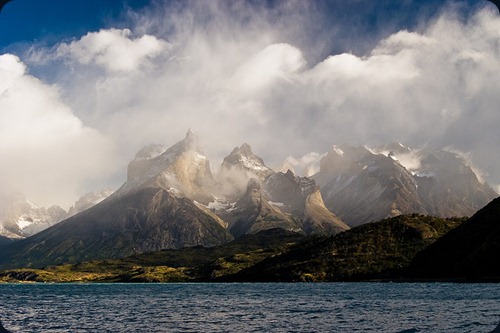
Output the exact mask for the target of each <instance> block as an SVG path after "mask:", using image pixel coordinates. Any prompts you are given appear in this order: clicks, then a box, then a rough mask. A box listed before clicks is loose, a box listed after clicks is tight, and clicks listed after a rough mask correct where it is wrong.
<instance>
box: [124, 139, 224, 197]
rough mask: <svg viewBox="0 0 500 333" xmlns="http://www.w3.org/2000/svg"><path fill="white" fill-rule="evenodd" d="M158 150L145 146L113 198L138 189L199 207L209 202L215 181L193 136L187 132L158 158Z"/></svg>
mask: <svg viewBox="0 0 500 333" xmlns="http://www.w3.org/2000/svg"><path fill="white" fill-rule="evenodd" d="M160 148H161V145H154V146H149V147H146V148H143V149H142V150H141V152H140V153H139V154H138V155H136V158H135V159H134V160H132V161H131V162H130V163H129V166H128V174H127V182H126V183H125V184H124V185H123V186H122V187H121V188H120V189H119V190H118V191H117V192H116V195H115V196H119V195H123V194H124V193H128V192H130V191H132V190H136V189H138V188H143V187H156V188H163V189H165V190H167V191H174V192H175V193H176V194H178V195H181V196H185V197H187V198H190V199H193V200H196V201H199V202H201V203H203V204H208V203H209V202H211V201H212V200H213V195H212V194H211V192H212V187H213V186H214V184H215V180H214V178H213V175H212V171H211V169H210V162H209V160H208V158H207V157H206V156H205V155H204V153H203V150H202V148H201V145H200V142H199V139H198V137H197V136H196V134H194V132H193V131H192V130H189V131H188V132H187V134H186V136H185V138H184V139H183V140H181V141H179V142H177V143H176V144H174V145H173V146H171V147H170V148H168V149H166V150H165V151H163V152H162V153H161V154H159V155H158V152H159V151H161V149H160ZM145 157H149V158H145Z"/></svg>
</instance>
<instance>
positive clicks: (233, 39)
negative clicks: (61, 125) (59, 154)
mask: <svg viewBox="0 0 500 333" xmlns="http://www.w3.org/2000/svg"><path fill="white" fill-rule="evenodd" d="M180 7H182V8H181V9H176V8H170V7H169V8H168V10H167V9H164V8H162V7H161V6H160V7H154V9H155V10H154V11H151V12H147V11H145V12H144V13H145V14H143V15H140V14H137V15H136V16H134V17H135V20H134V22H133V23H131V24H130V30H117V29H109V30H101V31H98V32H91V33H88V34H87V35H86V36H84V37H82V38H81V39H79V40H75V41H73V42H71V43H61V44H60V45H59V46H58V47H56V48H54V49H52V50H45V57H49V58H51V59H52V61H50V62H49V63H48V64H43V63H42V62H40V63H39V64H38V66H42V67H43V66H50V68H49V69H50V70H51V73H56V74H55V75H53V78H54V79H53V80H54V83H56V84H58V87H59V89H60V95H59V92H58V91H56V90H55V89H54V87H52V86H47V85H46V84H43V83H42V82H40V81H37V80H36V79H34V78H33V77H31V76H29V75H26V74H24V75H22V76H21V77H22V78H24V79H23V80H26V81H29V82H38V83H37V84H35V86H36V87H32V89H33V90H35V91H38V90H40V91H42V90H43V91H44V93H43V94H44V95H45V99H46V101H45V102H43V103H39V104H41V105H43V104H44V103H48V102H50V103H56V102H57V103H56V104H57V105H59V109H58V108H56V107H50V108H48V109H49V110H59V111H58V112H60V113H62V114H66V115H69V116H68V117H63V119H65V120H64V121H67V122H69V123H70V124H73V125H71V126H70V125H67V126H68V127H69V128H71V127H72V126H73V127H74V128H76V130H75V132H76V133H80V134H79V135H88V136H90V137H93V138H94V140H96V141H94V144H96V147H97V148H98V147H99V145H98V144H97V143H95V142H97V141H98V140H97V139H95V136H93V135H94V134H95V135H97V133H95V132H92V131H93V130H90V129H89V127H90V128H94V129H95V130H97V131H98V132H99V133H101V135H104V136H105V137H106V138H109V139H110V140H111V141H112V142H113V144H114V145H115V146H116V148H117V152H118V154H119V156H118V159H117V160H112V161H111V160H109V159H107V158H106V157H104V156H103V157H102V158H103V161H106V162H103V163H104V164H105V165H106V166H112V167H113V168H114V169H115V171H116V172H122V173H123V174H124V173H125V170H124V168H125V165H126V163H127V162H128V161H129V160H130V159H131V158H132V157H133V156H134V154H135V152H136V151H137V150H138V149H140V148H141V147H142V146H143V145H147V144H149V143H155V142H157V143H165V144H167V145H169V144H173V143H174V142H176V141H177V140H179V139H181V138H182V137H183V136H184V134H185V132H186V130H187V129H188V128H192V129H194V130H195V131H197V132H198V134H199V136H200V137H201V138H202V140H203V142H204V143H203V145H204V147H205V150H206V152H207V153H208V155H209V157H210V158H211V160H212V167H213V168H214V169H217V164H218V163H219V162H220V161H221V160H222V158H223V157H224V156H225V155H227V154H228V153H229V152H230V151H231V150H232V148H233V147H234V146H236V145H239V144H241V143H243V142H249V143H250V144H251V145H252V147H253V149H254V151H256V152H258V154H259V155H261V157H263V158H264V160H265V161H266V163H267V164H268V165H269V166H270V167H273V168H275V169H279V166H280V164H281V163H282V161H283V160H284V159H286V158H287V156H304V155H306V156H307V154H308V153H309V152H311V151H319V152H322V151H327V150H328V149H329V147H331V145H332V144H342V143H349V144H354V145H364V144H367V145H377V144H381V143H389V142H403V143H405V144H408V145H421V144H424V143H425V144H428V145H431V146H436V147H437V148H443V147H448V146H452V147H454V148H455V149H457V150H460V151H468V152H472V153H473V155H472V156H473V157H474V163H475V164H477V165H478V166H479V167H481V169H484V170H485V171H486V172H487V174H488V176H487V179H488V180H489V181H490V182H493V183H496V184H498V183H500V172H499V171H498V168H497V166H498V165H499V164H500V157H499V156H497V155H498V154H496V153H495V152H496V151H497V150H498V148H497V147H496V146H497V144H498V142H500V132H499V131H498V128H497V127H498V124H499V123H500V113H499V112H498V105H500V49H499V48H498V44H499V40H500V19H499V17H498V14H497V13H495V12H493V11H492V10H491V9H488V8H485V9H481V10H478V12H477V13H476V15H474V16H472V17H471V18H470V19H468V20H462V19H458V18H456V16H454V15H450V14H442V15H439V16H436V19H435V20H434V21H431V22H430V24H428V25H427V26H422V27H420V28H419V30H418V31H407V30H402V31H395V32H394V33H393V34H388V35H387V38H385V39H383V40H380V41H378V43H374V45H375V47H373V48H372V49H371V50H369V51H368V52H366V54H364V55H359V54H354V53H340V54H330V55H329V56H323V57H322V58H320V59H319V60H318V61H316V62H311V61H310V59H315V58H317V57H318V55H319V54H324V52H321V51H319V50H320V49H322V47H323V49H322V51H324V49H326V48H327V47H328V46H331V45H332V43H335V41H333V42H332V41H331V40H328V41H327V40H325V44H324V45H322V44H321V43H320V41H319V39H318V37H317V36H316V35H314V33H315V32H317V30H316V28H315V27H316V26H317V25H316V23H318V22H322V24H324V21H322V20H321V19H318V17H320V16H321V13H318V12H315V11H314V10H313V9H311V7H314V6H313V5H312V3H311V2H300V1H298V2H293V1H292V2H286V3H283V4H281V5H277V6H276V7H274V8H270V9H265V10H264V9H262V8H253V7H251V6H250V5H249V4H247V3H246V2H234V3H233V2H232V5H231V6H229V7H226V6H222V5H221V3H218V2H207V3H205V2H186V5H183V6H180ZM297 7H300V8H299V9H300V10H297ZM235 15H236V16H235ZM325 21H327V20H325ZM322 27H323V26H322ZM331 29H346V27H343V26H335V27H331ZM136 36H138V37H136ZM166 41H168V42H166ZM344 42H345V41H344ZM35 51H36V50H35ZM32 54H37V53H36V52H32ZM311 54H313V56H311ZM306 59H307V60H308V61H309V62H306ZM15 63H16V62H15ZM68 64H69V66H68ZM75 64H81V65H83V66H77V65H75ZM32 65H33V66H35V67H36V66H37V63H33V64H32ZM6 66H7V65H6ZM7 67H8V68H11V69H12V70H13V71H15V68H18V69H17V70H19V68H21V69H22V70H24V65H23V64H21V63H16V64H15V65H14V66H13V65H12V64H11V65H8V66H7ZM68 67H69V69H70V70H68ZM103 68H104V69H105V71H103V70H102V69H103ZM47 71H48V70H47ZM2 75H7V74H2ZM1 84H3V81H1V80H0V85H1ZM26 84H28V83H26ZM31 84H32V85H33V83H31ZM35 88H36V89H35ZM2 98H3V97H2ZM40 98H41V97H40ZM61 100H64V104H63V103H62V102H61ZM11 102H12V103H14V100H11ZM18 102H19V103H20V105H21V106H22V105H25V103H29V102H28V101H24V100H22V99H20V101H17V100H16V103H18ZM2 103H7V100H5V99H2ZM44 110H47V108H44ZM61 110H66V111H61ZM53 112H55V111H53ZM58 114H59V113H58ZM75 116H76V117H75ZM30 117H31V116H30ZM71 117H73V118H71ZM56 118H57V119H59V120H58V121H61V118H60V117H56ZM33 119H39V118H37V117H36V115H34V116H33ZM71 119H76V120H78V121H80V120H81V122H83V124H84V125H83V124H82V123H81V122H80V123H79V125H74V123H73V122H72V121H71ZM49 124H54V122H52V121H50V122H49ZM47 126H49V125H47ZM32 127H33V126H32ZM37 131H38V130H37ZM10 133H11V134H12V137H13V138H12V140H14V141H17V140H19V142H22V141H23V140H24V139H23V136H22V135H19V136H18V137H17V136H16V135H15V134H13V132H10ZM34 133H35V132H34ZM90 133H93V134H92V135H91V134H90ZM64 135H69V134H64ZM64 135H61V137H65V136H64ZM40 136H43V135H40ZM97 136H98V135H97ZM74 138H78V135H76V134H75V136H74ZM101 138H102V137H101ZM54 140H55V141H54V142H56V141H57V140H58V138H57V137H56V138H55V139H54ZM61 140H62V141H64V140H63V139H61ZM76 141H78V140H76V139H75V142H76ZM87 141H88V142H91V141H92V140H87ZM42 142H44V141H43V140H42ZM78 142H80V141H78ZM80 144H81V145H84V146H85V147H87V149H90V148H89V147H90V143H89V144H84V143H80ZM98 150H99V149H98ZM311 156H313V155H310V156H309V157H311ZM314 156H316V157H318V156H321V155H319V154H318V155H314ZM313 160H314V159H313ZM288 163H289V164H290V165H291V166H293V167H294V168H295V169H296V170H295V171H297V172H298V173H302V172H303V173H308V172H310V170H311V169H308V168H307V165H309V164H308V163H309V158H296V159H295V160H294V159H292V158H289V159H288ZM313 164H314V163H313ZM301 170H302V171H301ZM308 170H309V171H308ZM96 173H97V171H96ZM84 175H85V177H87V175H88V173H87V174H85V173H84ZM85 179H88V178H85ZM123 180H124V179H118V178H116V179H115V181H116V185H119V183H120V181H123ZM75 182H79V183H82V182H84V180H83V176H82V177H80V178H79V180H75ZM106 186H109V185H108V184H106ZM98 189H99V188H95V190H98Z"/></svg>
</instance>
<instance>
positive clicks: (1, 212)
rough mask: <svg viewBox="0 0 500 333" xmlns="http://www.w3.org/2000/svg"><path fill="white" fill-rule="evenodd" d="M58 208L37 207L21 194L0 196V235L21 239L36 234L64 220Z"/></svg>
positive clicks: (63, 215)
mask: <svg viewBox="0 0 500 333" xmlns="http://www.w3.org/2000/svg"><path fill="white" fill-rule="evenodd" d="M66 215H67V213H66V211H65V210H64V209H62V208H61V207H59V206H51V207H49V208H45V207H39V206H38V205H36V204H34V203H32V202H30V201H29V200H27V199H26V197H25V196H24V195H23V194H20V193H13V194H10V195H7V196H0V235H1V236H5V237H9V238H13V239H22V238H25V237H29V236H31V235H34V234H36V233H37V232H40V231H42V230H44V229H47V228H48V227H50V226H52V225H54V224H56V223H57V222H59V221H61V220H63V219H64V218H66Z"/></svg>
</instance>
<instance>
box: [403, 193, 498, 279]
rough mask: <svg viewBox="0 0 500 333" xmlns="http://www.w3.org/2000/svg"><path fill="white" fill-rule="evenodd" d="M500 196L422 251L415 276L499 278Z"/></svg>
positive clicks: (414, 264)
mask: <svg viewBox="0 0 500 333" xmlns="http://www.w3.org/2000/svg"><path fill="white" fill-rule="evenodd" d="M499 258H500V198H497V199H495V200H493V201H492V202H491V203H489V204H488V205H487V206H486V207H484V208H483V209H481V210H480V211H478V212H477V213H476V214H474V216H472V217H471V218H470V219H469V220H467V221H466V222H465V223H463V224H462V225H461V226H459V227H458V228H456V229H455V230H452V231H451V232H450V233H449V234H447V235H445V236H444V237H443V238H441V239H440V240H439V241H437V242H436V243H434V244H433V245H432V246H429V247H428V248H427V249H425V250H424V251H422V252H421V253H419V254H418V255H417V256H416V258H415V259H414V260H413V262H412V264H411V266H410V272H411V274H412V276H414V277H418V278H430V279H440V278H444V279H478V278H482V279H488V278H494V279H496V280H499V279H500V265H499V264H498V259H499Z"/></svg>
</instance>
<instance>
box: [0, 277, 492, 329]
mask: <svg viewBox="0 0 500 333" xmlns="http://www.w3.org/2000/svg"><path fill="white" fill-rule="evenodd" d="M0 320H1V321H2V323H3V324H4V326H5V327H6V328H8V329H9V330H11V331H12V332H37V333H44V332H231V333H233V332H394V333H396V332H408V333H409V332H433V333H434V332H447V333H449V332H454V333H457V332H474V333H478V332H479V333H480V332H490V331H492V330H493V329H494V328H495V326H496V325H497V324H498V321H499V320H500V285H497V284H442V283H434V284H424V283H420V284H412V283H402V284H398V283H331V284H3V285H2V284H0Z"/></svg>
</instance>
